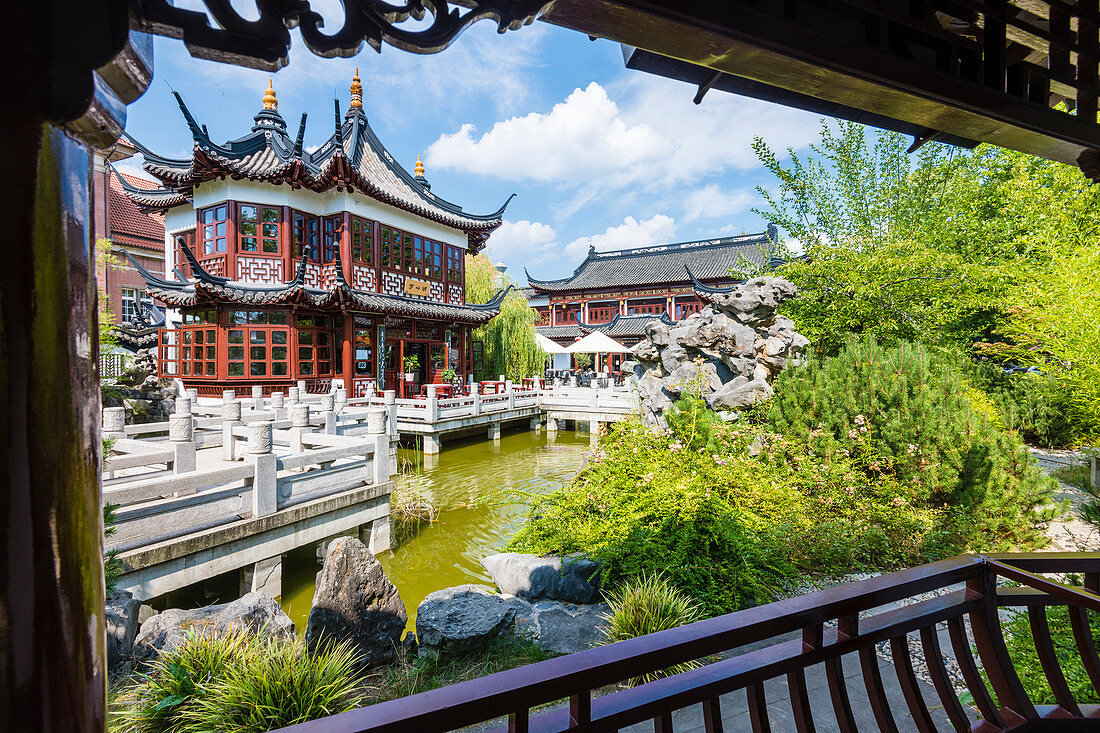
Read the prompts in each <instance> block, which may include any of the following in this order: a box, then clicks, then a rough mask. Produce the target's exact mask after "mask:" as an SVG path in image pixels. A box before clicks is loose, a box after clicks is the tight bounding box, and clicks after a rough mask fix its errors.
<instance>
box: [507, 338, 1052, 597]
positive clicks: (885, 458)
mask: <svg viewBox="0 0 1100 733" xmlns="http://www.w3.org/2000/svg"><path fill="white" fill-rule="evenodd" d="M955 362H956V360H955V359H951V358H942V357H937V358H933V356H932V355H931V354H930V353H929V352H928V351H927V350H925V349H921V348H918V347H913V346H911V345H907V344H905V345H901V346H897V347H893V348H885V347H881V346H878V345H877V344H875V342H874V341H873V340H872V339H869V338H868V339H865V340H856V341H853V342H852V343H851V344H850V345H849V346H848V347H847V348H846V349H845V351H844V352H842V353H841V354H840V355H839V356H836V357H833V358H829V359H813V358H812V359H809V360H808V362H807V363H806V365H805V366H801V367H797V368H796V367H792V368H790V369H789V370H788V371H786V372H784V373H783V374H782V375H781V376H780V378H778V379H777V381H776V383H775V396H774V398H773V399H772V401H771V402H770V403H766V404H765V405H763V406H761V407H760V408H758V409H757V410H756V411H755V412H754V413H753V419H751V420H750V419H748V418H747V417H743V418H742V419H741V420H739V421H738V422H735V423H727V422H724V421H722V420H721V419H719V418H717V417H716V416H715V415H714V414H713V413H711V412H709V411H708V410H706V409H705V407H704V406H703V404H702V402H701V401H699V399H698V397H694V396H692V395H691V394H690V393H688V394H687V395H686V396H685V397H684V398H682V399H681V400H680V401H679V402H678V403H677V409H676V411H675V412H674V413H673V414H671V415H669V416H668V420H669V425H670V429H669V430H667V431H664V432H660V433H657V432H654V431H652V430H648V429H646V428H645V427H643V426H642V425H641V423H640V421H637V420H632V421H627V422H622V423H618V424H616V425H614V426H613V427H612V428H611V430H610V432H609V434H608V435H607V436H606V437H605V438H604V439H602V440H601V444H600V449H599V450H598V451H597V452H596V455H595V456H594V457H593V459H592V461H590V462H589V464H588V465H587V466H586V467H585V469H584V471H582V472H581V474H580V475H579V476H578V477H577V478H576V479H575V480H574V481H573V483H572V484H570V485H569V486H567V487H565V488H563V489H562V490H560V491H558V492H555V493H553V494H550V495H549V496H546V497H540V498H539V499H538V500H537V501H536V503H535V504H534V505H533V506H532V508H531V513H530V516H529V518H528V521H527V522H526V523H524V525H523V526H522V527H521V529H520V531H519V533H518V534H517V535H516V537H515V538H514V539H513V540H512V543H511V548H512V549H515V550H519V551H524V552H536V553H561V554H567V553H573V552H583V553H586V554H588V555H590V556H592V557H594V558H595V559H598V560H601V561H603V562H604V564H605V573H606V576H605V577H606V579H607V582H608V584H609V587H614V586H615V585H616V584H618V583H623V582H626V581H627V580H629V579H632V578H633V579H636V578H642V577H648V576H650V575H652V574H653V573H655V572H660V573H662V574H663V576H664V577H666V578H667V579H668V580H669V582H671V583H672V584H673V585H675V586H676V587H677V588H679V589H681V590H682V591H683V592H685V593H686V594H688V595H689V596H690V597H691V598H692V599H693V600H694V601H695V602H696V603H698V604H699V606H700V607H701V609H702V610H703V612H704V613H705V614H706V615H715V614H718V613H723V612H728V611H732V610H736V609H738V608H742V607H745V606H747V605H752V604H756V603H761V602H765V601H768V600H771V599H772V598H773V597H774V596H775V594H776V592H777V591H778V590H779V589H782V588H784V587H785V586H787V584H788V583H789V581H790V580H791V579H792V578H793V577H794V576H795V575H796V574H798V573H805V574H812V575H817V574H830V573H833V574H840V573H847V572H851V571H853V570H857V569H866V570H891V569H895V568H899V567H908V566H912V565H916V564H920V563H922V562H929V561H933V560H938V559H942V558H944V557H950V556H953V555H957V554H959V553H960V552H965V551H968V550H973V551H993V550H1007V549H1017V548H1024V549H1026V548H1032V547H1036V546H1038V545H1041V544H1042V543H1043V542H1044V541H1045V537H1044V535H1043V532H1042V530H1043V528H1044V527H1045V525H1046V523H1047V522H1049V521H1050V519H1051V518H1052V517H1053V516H1055V515H1056V514H1057V512H1058V509H1059V507H1058V506H1057V505H1055V504H1053V503H1052V499H1051V491H1052V488H1053V483H1052V482H1051V480H1050V479H1047V478H1045V477H1044V476H1043V475H1042V474H1041V472H1040V471H1039V470H1038V468H1037V467H1036V466H1035V465H1034V463H1033V462H1032V460H1031V458H1030V456H1029V454H1028V453H1027V450H1026V448H1025V447H1024V446H1023V445H1022V444H1021V443H1020V440H1019V438H1018V437H1017V436H1015V435H1013V434H1011V433H1008V432H1006V431H1005V430H1004V429H1003V428H1002V427H1001V426H1000V424H999V422H998V421H997V419H996V418H997V415H996V412H995V410H994V409H993V407H992V405H991V404H990V402H989V401H988V400H987V399H985V398H984V396H983V395H980V393H978V392H976V390H975V388H974V387H973V386H972V385H970V384H969V383H967V382H966V381H965V380H963V379H962V377H961V376H960V374H961V372H960V369H959V368H958V367H957V366H956V364H955ZM972 401H973V402H972Z"/></svg>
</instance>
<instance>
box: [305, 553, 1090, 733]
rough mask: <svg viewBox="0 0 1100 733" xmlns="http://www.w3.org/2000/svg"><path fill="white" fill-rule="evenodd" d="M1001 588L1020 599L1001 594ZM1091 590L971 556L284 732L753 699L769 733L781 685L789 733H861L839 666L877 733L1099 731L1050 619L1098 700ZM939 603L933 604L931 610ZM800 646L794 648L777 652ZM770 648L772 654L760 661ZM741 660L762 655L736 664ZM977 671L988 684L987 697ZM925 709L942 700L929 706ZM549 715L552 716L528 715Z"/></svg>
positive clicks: (1051, 566)
mask: <svg viewBox="0 0 1100 733" xmlns="http://www.w3.org/2000/svg"><path fill="white" fill-rule="evenodd" d="M1037 573H1049V574H1065V573H1076V574H1080V576H1081V577H1083V578H1084V586H1083V587H1070V586H1067V585H1062V584H1060V583H1058V582H1055V581H1053V580H1050V579H1048V578H1045V577H1042V576H1041V575H1038V574H1037ZM1002 579H1003V580H1007V581H1012V582H1013V583H1016V584H1018V585H1004V584H1003V582H1002V584H1000V585H999V582H998V581H1001V580H1002ZM1098 590H1100V553H1036V554H1012V555H964V556H961V557H956V558H953V559H950V560H943V561H941V562H937V563H932V564H930V565H924V566H921V567H916V568H911V569H908V570H902V571H900V572H896V573H891V574H889V575H882V576H879V577H875V578H871V579H868V580H863V581H860V582H856V583H850V584H846V585H841V586H836V587H833V588H829V589H826V590H822V591H819V592H816V593H810V594H807V595H803V596H798V597H795V598H791V599H788V600H784V601H779V602H776V603H771V604H768V605H765V606H759V607H757V608H751V609H747V610H744V611H739V612H737V613H732V614H729V615H726V616H719V617H717V618H712V619H707V620H705V621H700V622H698V623H694V624H691V625H688V626H682V627H679V628H676V629H670V630H668V631H663V632H660V633H657V634H651V635H649V636H644V637H639V638H636V639H631V640H629V641H623V642H619V643H617V644H611V645H608V646H602V647H597V648H593V649H588V650H585V651H582V652H578V653H576V654H570V655H567V656H564V657H558V658H556V659H551V660H548V661H545V662H539V663H536V664H531V665H528V666H526V667H521V668H518V669H513V670H510V671H507V672H500V673H498V674H493V675H489V676H487V677H483V678H480V679H476V680H470V681H468V682H462V683H460V684H456V685H452V686H450V687H444V688H441V689H438V690H431V691H429V692H424V693H421V694H418V695H413V696H410V697H406V698H401V699H398V700H393V701H390V702H385V703H380V704H377V705H372V706H370V707H366V708H362V709H359V710H355V711H352V712H348V713H344V714H342V715H337V716H333V717H330V718H325V719H321V720H316V721H312V722H309V723H304V724H302V725H298V726H294V727H293V728H287V729H284V730H286V731H291V730H292V731H294V732H295V733H337V732H339V733H365V732H366V731H443V730H454V729H458V728H462V727H465V726H471V725H478V724H482V725H478V727H477V730H479V731H480V730H486V729H491V728H492V723H493V722H494V721H495V722H496V724H497V726H498V727H500V728H501V729H502V730H508V731H516V732H525V731H565V730H570V731H573V730H575V731H607V730H617V729H621V728H625V727H628V726H631V725H634V724H637V723H642V722H645V721H653V729H654V731H656V732H657V733H666V732H669V731H672V730H673V729H674V728H673V717H672V713H673V712H674V711H678V710H682V709H684V708H688V707H690V706H702V721H703V726H704V728H705V730H706V731H708V733H709V732H720V731H722V730H723V720H722V709H721V706H720V696H723V695H726V694H728V693H731V692H735V691H739V690H745V691H746V692H747V700H748V720H749V721H750V722H751V728H752V730H753V731H755V732H757V733H760V732H762V731H770V730H771V724H770V723H769V714H768V702H767V697H766V696H765V693H764V683H765V682H766V681H769V680H774V679H780V678H786V682H787V687H788V689H789V691H790V696H789V701H785V704H786V705H789V707H790V714H791V716H792V720H793V726H794V729H795V730H798V731H813V730H815V721H816V724H817V725H820V726H822V727H825V728H828V729H834V726H835V727H838V728H839V730H841V731H856V730H857V729H858V728H857V722H856V721H857V715H856V711H854V710H853V700H852V698H851V696H850V695H849V692H848V689H847V686H846V685H847V682H848V681H849V680H850V679H852V677H851V676H850V675H849V676H846V675H845V673H844V672H843V670H842V660H843V658H844V657H846V656H847V655H856V657H858V660H859V667H860V669H861V676H862V678H863V680H862V681H863V686H864V687H865V689H866V698H867V702H868V704H869V706H870V708H871V712H872V714H873V719H874V721H875V723H876V725H875V727H874V728H873V729H877V730H881V731H894V732H896V731H902V732H904V731H909V730H917V731H920V732H921V733H927V732H930V731H936V730H938V728H937V725H936V721H935V720H934V719H933V715H932V714H931V713H930V709H931V710H935V711H936V717H937V718H938V719H939V720H941V721H949V722H950V727H951V729H954V730H956V731H975V732H976V733H981V732H984V731H990V732H992V731H1009V730H1011V731H1021V732H1022V731H1047V730H1050V731H1061V730H1066V731H1096V730H1100V708H1098V707H1097V706H1095V705H1085V704H1081V703H1080V702H1079V701H1077V700H1075V699H1074V698H1073V695H1072V694H1071V692H1070V688H1069V685H1068V684H1067V683H1066V679H1065V675H1064V673H1063V671H1062V669H1061V667H1060V665H1059V662H1058V659H1057V657H1056V655H1055V648H1054V645H1053V642H1052V639H1051V633H1050V628H1049V623H1048V620H1047V616H1046V609H1047V608H1049V607H1051V606H1068V607H1069V611H1070V614H1069V618H1070V623H1071V626H1072V630H1073V636H1074V639H1075V641H1076V652H1077V654H1079V655H1080V659H1081V661H1082V662H1083V666H1084V668H1085V670H1086V672H1087V675H1088V677H1089V680H1090V681H1091V683H1092V685H1093V687H1095V688H1096V689H1097V690H1100V658H1098V657H1097V651H1096V647H1095V645H1094V643H1093V635H1092V632H1091V631H1090V628H1089V620H1088V616H1087V612H1088V611H1100V596H1098V595H1097V591H1098ZM932 591H939V593H938V594H935V595H928V594H929V592H932ZM922 594H924V595H922ZM907 601H912V602H911V603H907ZM883 607H885V610H884V608H883ZM1002 607H1008V608H1016V609H1026V611H1027V613H1028V615H1029V619H1030V623H1031V630H1032V636H1033V638H1034V642H1035V647H1036V650H1037V652H1038V657H1039V660H1040V663H1041V667H1042V670H1043V674H1044V675H1045V677H1046V679H1047V682H1048V683H1049V685H1050V687H1051V690H1052V691H1053V693H1054V696H1055V698H1056V700H1057V704H1056V705H1054V706H1049V705H1048V706H1042V705H1036V704H1034V703H1033V701H1032V700H1030V699H1029V698H1028V696H1027V694H1026V692H1025V691H1024V686H1023V684H1022V683H1021V681H1020V678H1019V676H1018V674H1017V672H1016V670H1015V668H1014V667H1013V664H1012V660H1011V659H1010V657H1009V653H1008V649H1007V646H1006V644H1005V639H1004V637H1003V635H1002V630H1001V625H1000V618H999V615H998V608H1002ZM941 624H943V625H946V630H947V632H948V637H949V639H950V656H951V657H952V658H953V659H954V661H955V663H956V664H957V666H958V669H959V671H960V673H961V677H962V679H961V680H958V679H952V677H951V676H950V675H949V673H948V671H947V670H948V667H947V665H946V663H945V658H946V655H945V651H946V650H945V649H943V648H941V645H940V636H939V634H938V630H939V629H940V628H942V626H940V625H941ZM967 627H969V633H968V628H967ZM791 632H796V633H798V634H800V636H796V637H795V638H793V639H787V640H783V638H782V637H785V636H786V637H789V636H790V635H791ZM910 635H914V636H915V637H918V638H919V644H920V648H921V650H922V652H923V656H924V659H925V663H926V664H927V668H928V676H929V677H930V678H931V680H932V682H933V685H932V686H929V685H927V684H923V683H920V682H919V681H918V677H917V675H916V673H915V671H914V666H913V659H912V655H911V652H910V639H909V636H910ZM768 640H775V642H776V643H774V644H771V645H766V646H763V647H761V642H764V643H766V642H767V641H768ZM882 642H887V643H888V644H889V646H890V649H891V652H892V658H893V666H894V670H895V672H896V674H897V678H898V683H899V685H900V688H901V692H902V695H901V696H897V695H895V696H893V699H895V700H897V699H899V697H900V699H903V700H904V707H902V705H901V704H900V703H897V704H895V705H892V703H891V698H890V697H888V695H887V693H886V691H885V687H884V682H883V676H882V671H881V669H880V660H879V657H878V654H877V652H876V644H879V643H882ZM745 647H753V648H752V650H751V651H744V652H742V653H739V654H738V653H736V650H737V649H739V648H745ZM972 648H973V649H976V650H977V657H975V656H974V654H973V653H972ZM731 652H733V654H732V655H731ZM715 657H718V661H713V662H711V663H708V664H704V665H703V666H701V667H698V668H696V669H693V670H690V671H687V672H683V673H681V674H677V675H674V676H672V677H667V678H664V679H660V680H657V681H655V682H651V683H648V684H644V685H640V686H638V687H632V688H627V689H622V690H620V691H615V692H611V693H610V694H606V695H602V696H594V695H593V691H596V690H600V689H601V688H607V687H608V686H609V685H615V684H616V683H619V682H621V681H623V680H626V679H628V678H631V677H637V676H640V675H642V674H645V673H647V672H651V671H654V670H658V669H664V668H667V667H669V666H672V665H674V664H678V663H683V662H686V661H688V660H696V659H707V658H711V659H713V658H715ZM815 665H824V669H825V675H826V677H827V680H828V691H829V696H828V699H829V701H830V702H831V706H830V705H824V706H823V705H820V704H817V705H814V706H812V705H811V704H810V695H809V694H808V691H807V684H806V671H807V669H808V668H810V667H813V666H815ZM979 668H982V669H984V671H985V673H986V675H987V676H988V679H989V683H990V684H989V687H987V686H986V684H985V682H984V681H983V679H982V676H981V674H980V672H979ZM957 685H959V686H961V685H965V687H966V689H967V691H968V692H969V697H970V699H969V700H967V704H964V703H963V702H962V701H961V700H960V697H959V695H958V693H957V691H956V686H957ZM922 688H923V689H924V692H922ZM990 688H992V689H990ZM933 690H934V693H933V692H932V691H933ZM926 694H927V695H928V696H929V697H931V698H933V699H927V700H926V699H925V696H926ZM742 699H744V698H742ZM565 701H568V703H566V702H565ZM554 703H558V704H557V705H555V704H554ZM547 704H549V707H548V708H545V706H547ZM540 707H543V708H545V709H544V710H538V711H536V710H535V709H536V708H540ZM898 707H901V708H902V709H900V710H899V709H897V708H898ZM830 708H831V709H830ZM868 717H870V716H866V715H864V716H863V719H864V720H866V719H868ZM485 723H490V725H489V726H485V725H484V724H485ZM863 729H864V730H866V729H867V727H866V725H865V726H864V727H863Z"/></svg>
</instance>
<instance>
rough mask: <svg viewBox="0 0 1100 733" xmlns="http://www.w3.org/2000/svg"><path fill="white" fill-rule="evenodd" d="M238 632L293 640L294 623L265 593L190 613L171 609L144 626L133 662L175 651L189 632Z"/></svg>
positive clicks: (135, 644) (205, 607)
mask: <svg viewBox="0 0 1100 733" xmlns="http://www.w3.org/2000/svg"><path fill="white" fill-rule="evenodd" d="M236 630H244V631H248V632H251V633H254V634H264V635H268V636H272V637H275V638H279V639H291V638H293V637H294V622H293V621H291V620H290V617H289V616H287V615H286V613H284V612H283V609H282V608H280V607H279V604H278V603H276V602H275V599H274V598H272V597H271V596H269V595H267V594H266V593H248V594H247V595H245V596H242V597H241V598H238V599H237V600H235V601H233V602H231V603H221V604H218V605H214V606H204V607H202V608H195V609H190V610H185V609H180V608H170V609H168V610H167V611H164V612H163V613H158V614H157V615H155V616H153V617H151V618H150V619H149V620H148V621H146V622H145V623H143V624H142V625H141V631H139V632H138V635H137V638H135V639H134V646H133V651H134V659H135V660H137V661H144V660H149V659H155V658H156V657H157V656H159V655H160V654H161V653H162V652H168V651H173V650H175V649H176V648H178V647H179V646H180V645H181V644H183V642H184V641H185V640H186V639H187V635H188V634H189V633H190V632H194V633H199V634H207V635H211V636H226V635H228V634H229V633H230V632H232V631H236Z"/></svg>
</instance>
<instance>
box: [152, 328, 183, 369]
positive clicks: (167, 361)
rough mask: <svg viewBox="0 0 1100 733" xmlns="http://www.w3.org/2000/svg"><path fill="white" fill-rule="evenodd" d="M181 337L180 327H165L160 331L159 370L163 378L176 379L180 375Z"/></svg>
mask: <svg viewBox="0 0 1100 733" xmlns="http://www.w3.org/2000/svg"><path fill="white" fill-rule="evenodd" d="M179 339H180V334H179V329H175V328H164V329H161V331H160V335H159V338H158V344H159V346H160V353H159V354H158V356H159V358H158V359H157V371H158V372H159V376H161V377H163V378H166V379H175V378H176V377H178V376H179V375H180V360H179Z"/></svg>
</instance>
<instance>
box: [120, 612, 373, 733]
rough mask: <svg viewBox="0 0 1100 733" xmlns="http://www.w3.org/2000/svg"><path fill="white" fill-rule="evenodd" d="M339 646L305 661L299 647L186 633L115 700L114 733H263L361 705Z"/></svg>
mask: <svg viewBox="0 0 1100 733" xmlns="http://www.w3.org/2000/svg"><path fill="white" fill-rule="evenodd" d="M358 666H359V658H358V656H357V655H356V654H355V653H354V651H353V650H352V649H351V647H349V646H348V645H346V644H333V645H328V646H326V647H325V649H324V650H323V651H321V652H319V653H310V652H308V651H307V650H306V649H305V646H304V644H303V642H302V641H301V640H300V639H293V640H281V639H273V638H270V637H263V636H257V635H254V634H248V633H245V632H238V633H233V634H230V635H228V636H225V637H212V636H209V635H205V634H200V633H194V632H192V633H189V635H188V637H187V639H186V641H185V642H184V643H183V644H182V645H180V646H179V647H178V648H177V649H175V650H173V651H170V652H166V653H162V654H161V655H160V657H158V658H157V660H156V661H155V662H154V663H153V665H152V668H151V670H150V671H149V672H148V673H146V674H143V675H141V676H139V678H138V680H137V682H136V683H135V684H133V685H132V686H130V687H128V688H126V689H125V690H123V691H122V692H121V693H120V695H119V697H118V705H119V714H118V720H119V723H118V726H117V728H116V730H118V731H121V732H122V733H211V732H215V731H234V732H237V731H267V730H273V729H275V728H283V727H286V726H288V725H293V724H295V723H301V722H305V721H307V720H314V719H316V718H321V717H325V716H328V715H335V714H336V713H341V712H344V711H346V710H351V709H352V708H355V707H358V706H359V704H360V703H361V699H362V697H361V693H360V691H359V685H360V680H359V678H358V676H357V669H358Z"/></svg>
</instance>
